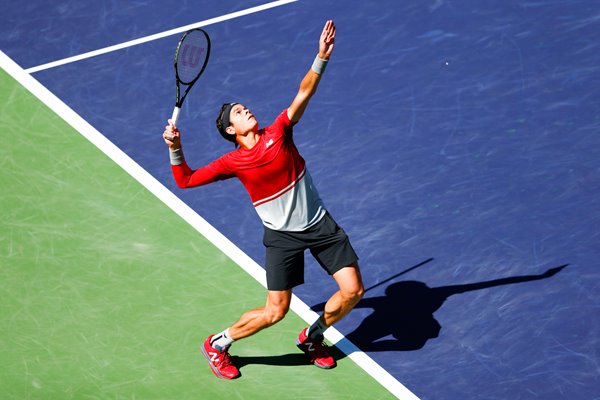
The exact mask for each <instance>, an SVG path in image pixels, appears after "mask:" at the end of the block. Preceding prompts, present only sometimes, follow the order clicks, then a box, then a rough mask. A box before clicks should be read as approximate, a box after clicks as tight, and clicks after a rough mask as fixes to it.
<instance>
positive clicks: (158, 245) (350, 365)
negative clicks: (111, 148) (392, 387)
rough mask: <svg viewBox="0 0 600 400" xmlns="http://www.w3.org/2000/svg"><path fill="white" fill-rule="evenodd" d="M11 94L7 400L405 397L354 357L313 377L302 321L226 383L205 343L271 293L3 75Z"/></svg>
mask: <svg viewBox="0 0 600 400" xmlns="http://www.w3.org/2000/svg"><path fill="white" fill-rule="evenodd" d="M0 94H1V99H2V104H3V106H2V111H0V124H1V127H2V145H1V146H0V154H1V156H0V162H1V164H2V165H1V168H0V182H1V187H2V195H1V196H0V220H1V221H2V223H1V230H0V265H1V268H0V291H1V292H0V296H1V300H0V310H1V313H0V360H1V365H0V367H1V371H0V393H2V395H1V397H2V398H3V399H29V398H32V399H264V398H265V397H268V398H273V399H288V398H293V399H365V398H368V399H384V398H392V397H393V396H392V395H391V394H390V393H389V392H387V390H386V389H384V388H383V387H382V386H381V385H380V384H378V383H377V382H376V381H375V380H373V378H371V377H370V376H369V375H367V374H366V373H365V372H364V371H363V370H362V369H360V368H359V367H358V366H357V365H356V364H354V362H353V361H352V360H350V359H349V358H343V359H341V360H340V361H339V365H338V368H336V369H334V370H330V371H323V370H319V369H318V368H316V367H314V366H311V365H306V364H305V363H304V360H303V358H302V355H301V354H300V353H299V351H298V349H297V348H296V347H295V338H296V335H297V334H298V332H299V331H300V329H301V328H302V327H304V326H305V323H304V321H302V320H301V319H300V318H299V317H298V316H297V315H295V314H294V313H292V312H290V314H289V315H288V317H287V318H286V319H285V320H284V321H283V322H281V323H280V324H278V325H276V326H274V327H272V328H270V329H268V330H266V331H263V332H261V333H260V334H258V335H256V336H254V337H252V338H249V339H247V340H244V341H241V342H239V343H236V344H235V345H234V347H233V348H232V354H234V355H236V356H237V362H238V363H239V364H240V365H241V366H242V367H241V372H242V377H241V378H240V379H237V380H235V381H225V380H220V379H217V378H215V377H214V376H213V374H212V372H211V371H210V369H209V367H208V365H207V363H206V361H205V360H204V358H203V357H202V355H201V354H200V351H199V349H200V345H201V343H202V341H203V340H204V339H205V338H206V336H207V335H208V334H210V333H213V332H214V331H216V330H219V329H223V328H225V327H226V326H228V325H229V324H231V323H232V322H233V321H234V320H235V319H236V318H237V317H238V316H239V315H240V314H241V313H243V312H244V311H246V310H247V309H250V308H253V307H257V306H260V305H262V304H263V302H264V297H265V289H264V288H263V287H262V286H261V285H260V284H259V283H258V282H256V281H255V280H254V279H253V278H251V277H249V276H248V275H247V274H246V273H245V272H244V271H243V270H242V269H240V268H239V267H238V266H237V265H236V264H235V263H234V262H233V261H231V260H230V259H229V258H228V257H227V256H226V255H224V254H223V253H221V252H220V251H219V250H218V249H217V248H216V247H215V246H213V245H212V244H211V243H210V242H209V241H208V240H207V239H206V238H204V237H203V236H201V235H200V234H199V233H198V231H196V230H195V229H194V228H192V226H191V225H189V224H188V223H187V222H186V221H184V220H183V219H182V218H181V217H179V216H178V215H177V214H175V213H174V212H173V211H172V210H171V209H169V208H168V207H166V206H165V205H164V204H163V203H162V202H161V201H160V200H159V199H158V198H156V197H155V196H154V195H153V194H151V193H150V192H149V191H148V190H147V189H146V188H145V187H144V186H142V185H141V184H140V183H139V182H137V181H136V180H135V179H133V178H132V177H131V176H130V175H129V174H127V173H126V172H125V171H124V170H123V169H121V168H120V167H119V166H117V165H116V164H115V163H114V162H113V161H111V160H110V159H109V158H108V157H107V156H106V155H105V154H104V153H102V152H101V151H99V150H98V149H97V148H96V147H95V146H94V145H93V144H91V143H90V142H89V141H88V140H87V139H85V138H84V137H83V136H81V135H80V134H79V133H78V132H77V131H76V130H74V129H73V128H72V127H71V126H70V125H68V124H67V123H66V122H65V121H63V120H62V119H61V118H60V117H59V116H57V115H56V114H55V113H54V112H53V111H51V110H50V109H49V108H47V107H46V106H45V105H44V104H43V103H41V102H40V101H39V100H38V99H37V98H36V97H34V96H33V95H32V94H31V93H29V92H28V91H27V90H26V89H25V88H23V87H22V86H21V85H20V84H18V83H17V82H16V81H14V80H13V78H11V77H10V76H9V75H7V74H6V73H5V72H4V71H2V70H0ZM159 156H164V155H159ZM165 157H166V156H165Z"/></svg>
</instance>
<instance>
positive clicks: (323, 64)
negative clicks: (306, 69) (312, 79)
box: [310, 54, 329, 75]
mask: <svg viewBox="0 0 600 400" xmlns="http://www.w3.org/2000/svg"><path fill="white" fill-rule="evenodd" d="M328 61H329V57H327V58H325V59H324V58H321V54H317V56H316V57H315V60H314V61H313V64H312V66H311V68H310V69H312V70H313V71H314V72H315V73H316V74H319V75H322V74H323V72H325V69H326V68H327V62H328Z"/></svg>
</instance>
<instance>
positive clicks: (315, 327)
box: [306, 318, 329, 339]
mask: <svg viewBox="0 0 600 400" xmlns="http://www.w3.org/2000/svg"><path fill="white" fill-rule="evenodd" d="M327 328H329V327H328V326H327V325H325V323H324V322H323V321H321V318H319V319H318V320H316V321H315V323H314V324H312V325H311V326H310V328H308V332H307V333H306V336H308V337H309V338H311V339H315V338H316V337H317V336H320V335H323V332H325V331H326V330H327Z"/></svg>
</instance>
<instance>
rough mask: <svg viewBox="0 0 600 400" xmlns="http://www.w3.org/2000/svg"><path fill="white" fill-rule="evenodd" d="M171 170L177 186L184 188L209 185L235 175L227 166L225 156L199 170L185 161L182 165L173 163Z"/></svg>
mask: <svg viewBox="0 0 600 400" xmlns="http://www.w3.org/2000/svg"><path fill="white" fill-rule="evenodd" d="M171 171H172V172H173V177H174V178H175V182H176V183H177V186H178V187H180V188H182V189H186V188H192V187H197V186H202V185H208V184H209V183H213V182H216V181H221V180H224V179H229V178H232V177H233V176H234V175H233V174H232V173H231V172H230V171H229V169H228V168H227V165H226V163H225V162H224V161H223V157H221V158H219V159H217V160H215V161H213V162H211V163H210V164H208V165H206V166H204V167H202V168H198V169H197V170H192V169H191V168H190V167H189V166H188V164H187V162H185V161H183V163H181V164H180V165H171Z"/></svg>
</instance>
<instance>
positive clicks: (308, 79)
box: [287, 20, 335, 122]
mask: <svg viewBox="0 0 600 400" xmlns="http://www.w3.org/2000/svg"><path fill="white" fill-rule="evenodd" d="M334 42H335V25H334V23H333V21H331V20H329V21H327V22H326V23H325V26H324V27H323V31H322V32H321V37H320V38H319V53H318V54H317V57H316V58H315V61H314V63H313V65H312V67H311V68H310V69H309V70H308V72H307V73H306V75H305V76H304V79H302V82H301V83H300V89H298V93H297V94H296V97H295V98H294V101H292V104H291V105H290V106H289V107H288V110H287V114H288V118H289V119H290V121H292V122H298V120H300V118H301V117H302V115H303V114H304V110H306V106H307V105H308V102H309V100H310V98H311V97H312V96H313V94H315V92H316V91H317V86H319V81H320V80H321V75H322V74H323V72H324V71H325V67H326V66H327V61H329V57H330V56H331V52H332V51H333V45H334Z"/></svg>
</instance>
